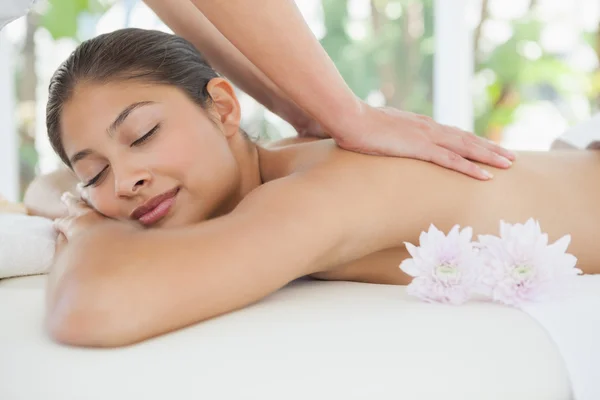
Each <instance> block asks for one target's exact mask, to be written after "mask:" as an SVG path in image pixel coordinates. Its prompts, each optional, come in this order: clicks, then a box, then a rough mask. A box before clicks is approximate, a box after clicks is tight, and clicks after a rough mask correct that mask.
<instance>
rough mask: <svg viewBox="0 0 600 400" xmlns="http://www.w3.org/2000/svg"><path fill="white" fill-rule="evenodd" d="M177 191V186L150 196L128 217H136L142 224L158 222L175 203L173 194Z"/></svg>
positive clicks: (175, 194)
mask: <svg viewBox="0 0 600 400" xmlns="http://www.w3.org/2000/svg"><path fill="white" fill-rule="evenodd" d="M178 192H179V188H175V189H172V190H169V191H168V192H165V193H163V194H160V195H158V196H155V197H153V198H151V199H150V200H148V201H146V202H145V203H144V204H142V205H141V206H139V207H138V208H136V209H135V210H133V212H132V213H131V215H130V218H131V219H136V220H138V221H139V222H141V223H142V224H144V225H151V224H154V223H156V222H158V221H159V220H160V219H162V218H163V217H165V216H166V215H167V214H168V213H169V210H170V209H171V207H172V206H173V204H175V196H177V193H178Z"/></svg>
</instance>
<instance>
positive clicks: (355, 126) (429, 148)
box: [329, 103, 515, 180]
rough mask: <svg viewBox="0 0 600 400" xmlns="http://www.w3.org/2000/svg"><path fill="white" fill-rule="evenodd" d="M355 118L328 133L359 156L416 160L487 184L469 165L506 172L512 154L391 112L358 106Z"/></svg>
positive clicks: (457, 131) (484, 176)
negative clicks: (484, 166)
mask: <svg viewBox="0 0 600 400" xmlns="http://www.w3.org/2000/svg"><path fill="white" fill-rule="evenodd" d="M361 107H362V109H361V111H360V112H359V114H358V115H357V117H355V118H353V119H352V120H347V121H346V122H345V123H343V124H342V123H340V125H339V127H338V129H337V130H334V127H331V128H330V129H329V131H330V132H331V136H332V137H333V138H334V139H335V141H336V142H337V144H338V145H339V146H340V147H342V148H344V149H346V150H351V151H355V152H359V153H365V154H375V155H386V156H397V157H407V158H416V159H420V160H424V161H430V162H433V163H435V164H437V165H440V166H442V167H446V168H449V169H453V170H456V171H458V172H462V173H463V174H466V175H469V176H471V177H474V178H477V179H481V180H487V179H490V178H492V174H491V173H489V172H488V171H486V170H484V169H483V168H480V167H479V166H477V165H476V164H474V163H473V162H470V161H468V160H472V161H478V162H481V163H484V164H488V165H491V166H494V167H498V168H508V167H510V166H511V164H512V162H511V160H514V159H515V156H514V154H513V153H512V152H510V151H508V150H505V149H503V148H502V147H500V146H498V145H495V144H493V143H491V142H489V141H488V140H486V139H483V138H480V137H478V136H476V135H474V134H472V133H469V132H465V131H463V130H461V129H458V128H454V127H450V126H445V125H441V124H438V123H437V122H435V121H434V120H433V119H431V118H429V117H427V116H424V115H418V114H413V113H410V112H405V111H400V110H397V109H394V108H373V107H371V106H369V105H367V104H364V103H362V106H361Z"/></svg>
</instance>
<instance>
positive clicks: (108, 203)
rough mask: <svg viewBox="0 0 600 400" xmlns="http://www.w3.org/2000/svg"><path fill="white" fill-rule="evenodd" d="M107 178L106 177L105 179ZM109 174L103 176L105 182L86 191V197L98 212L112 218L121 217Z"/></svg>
mask: <svg viewBox="0 0 600 400" xmlns="http://www.w3.org/2000/svg"><path fill="white" fill-rule="evenodd" d="M107 178H108V179H107ZM111 179H112V178H111V177H110V176H107V177H106V178H105V182H103V183H102V185H100V186H99V187H97V188H93V189H91V190H90V191H89V192H88V199H89V202H90V203H91V205H92V207H94V208H95V209H96V210H97V211H98V212H99V213H101V214H103V215H106V216H107V217H109V218H113V219H123V218H124V217H123V215H122V211H121V209H120V205H119V201H118V200H117V199H116V197H115V194H114V188H113V181H112V180H111Z"/></svg>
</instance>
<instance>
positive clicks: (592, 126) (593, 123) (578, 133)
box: [555, 114, 600, 150]
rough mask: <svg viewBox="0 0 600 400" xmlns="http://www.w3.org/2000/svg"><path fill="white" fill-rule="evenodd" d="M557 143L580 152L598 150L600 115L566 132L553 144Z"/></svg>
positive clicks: (599, 145) (599, 147)
mask: <svg viewBox="0 0 600 400" xmlns="http://www.w3.org/2000/svg"><path fill="white" fill-rule="evenodd" d="M557 142H558V143H560V142H563V143H566V144H567V145H569V146H572V147H575V148H576V149H580V150H583V149H593V150H600V114H596V115H595V116H593V117H592V118H590V119H589V120H587V121H585V122H583V123H581V124H578V125H575V126H574V127H572V128H571V129H569V130H567V131H566V132H565V133H564V134H562V135H561V136H559V137H558V138H557V139H556V142H555V143H557Z"/></svg>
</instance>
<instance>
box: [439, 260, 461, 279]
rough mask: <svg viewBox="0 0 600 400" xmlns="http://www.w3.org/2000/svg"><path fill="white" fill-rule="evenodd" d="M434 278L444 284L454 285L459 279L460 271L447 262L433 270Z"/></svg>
mask: <svg viewBox="0 0 600 400" xmlns="http://www.w3.org/2000/svg"><path fill="white" fill-rule="evenodd" d="M434 274H435V277H436V278H437V279H439V280H440V281H442V282H444V283H456V282H458V279H459V278H460V271H459V270H458V268H456V265H454V264H452V263H449V262H447V261H445V262H442V263H441V264H440V265H438V266H437V267H436V268H435V271H434Z"/></svg>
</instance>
